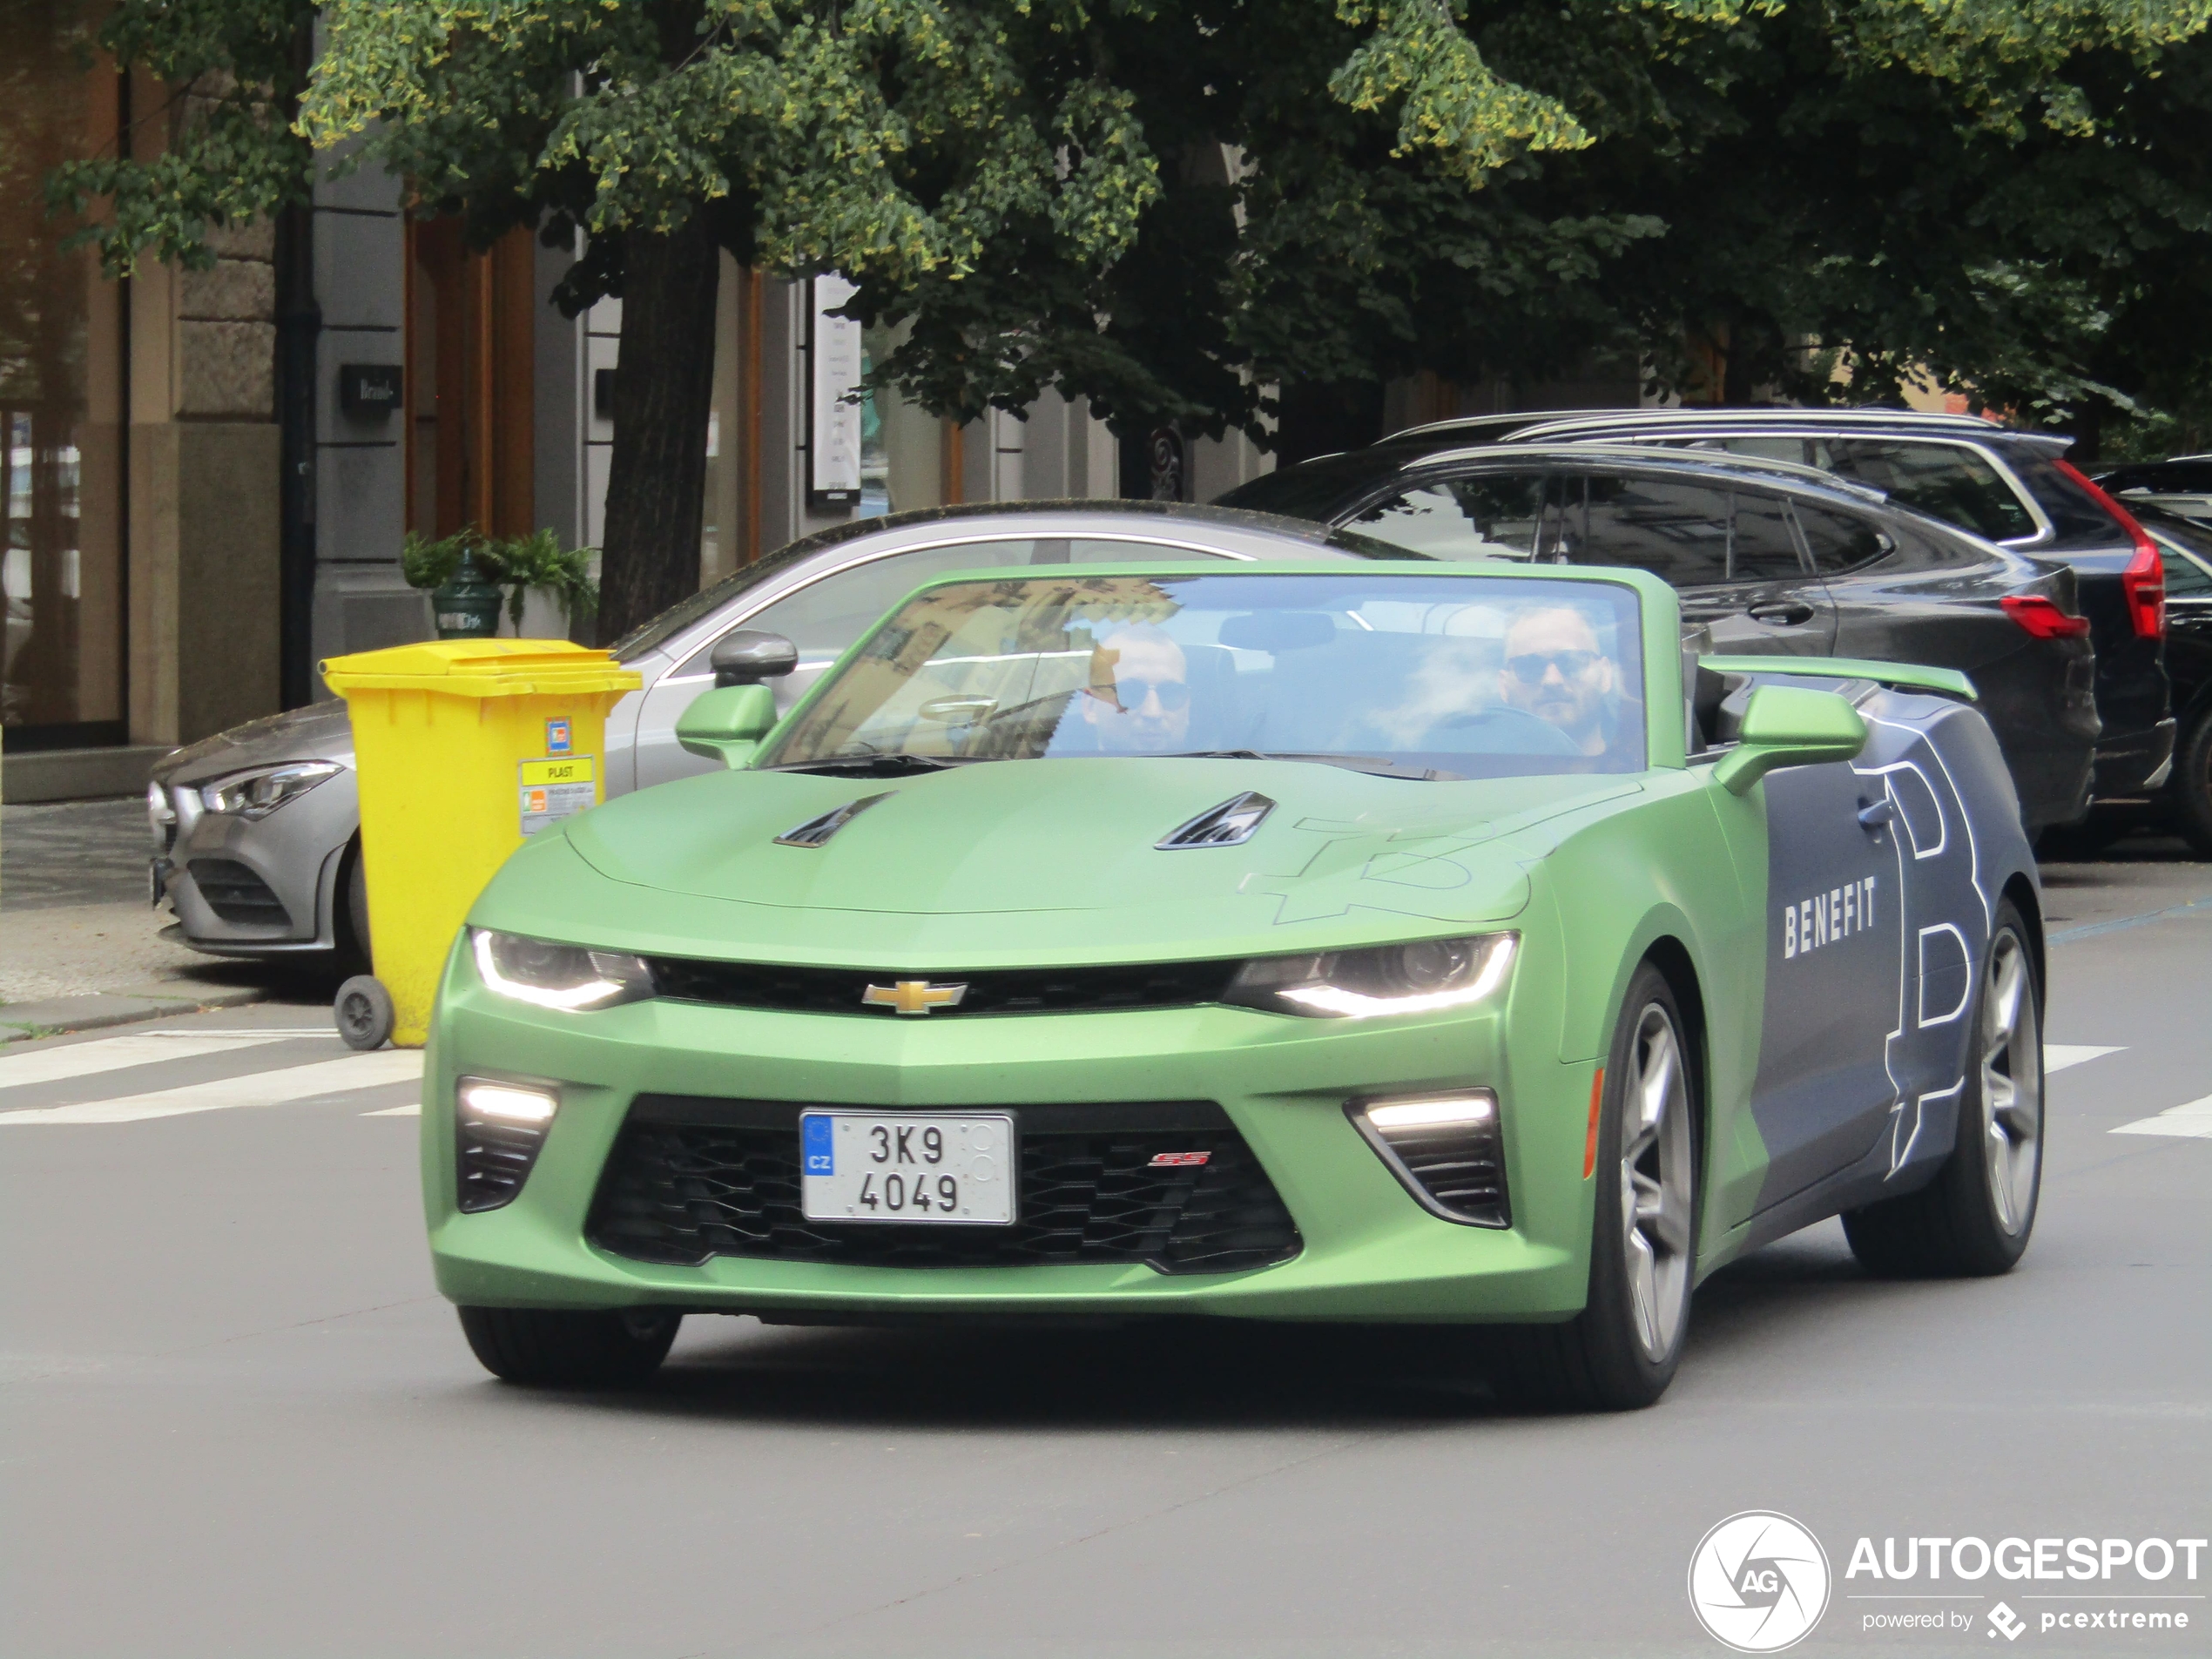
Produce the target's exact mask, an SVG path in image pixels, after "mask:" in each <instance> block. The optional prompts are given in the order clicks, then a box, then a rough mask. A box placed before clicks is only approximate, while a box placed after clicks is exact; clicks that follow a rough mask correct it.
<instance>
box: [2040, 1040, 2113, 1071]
mask: <svg viewBox="0 0 2212 1659" xmlns="http://www.w3.org/2000/svg"><path fill="white" fill-rule="evenodd" d="M2120 1052H2121V1051H2120V1050H2119V1049H2097V1048H2092V1047H2090V1046H2088V1045H2087V1044H2085V1043H2079V1042H2047V1043H2045V1044H2044V1045H2043V1075H2044V1076H2046V1077H2047V1076H2050V1075H2051V1074H2052V1073H2053V1072H2054V1071H2064V1070H2065V1069H2067V1067H2068V1066H2078V1065H2080V1063H2081V1062H2083V1061H2085V1060H2101V1059H2102V1058H2103V1057H2104V1056H2105V1055H2108V1054H2118V1053H2120Z"/></svg>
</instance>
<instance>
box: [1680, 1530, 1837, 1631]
mask: <svg viewBox="0 0 2212 1659" xmlns="http://www.w3.org/2000/svg"><path fill="white" fill-rule="evenodd" d="M1828 1585H1829V1572H1828V1555H1827V1552H1826V1551H1824V1550H1823V1549H1822V1548H1820V1541H1819V1540H1818V1539H1817V1538H1815V1537H1814V1536H1813V1535H1812V1534H1811V1532H1810V1531H1808V1530H1807V1529H1806V1528H1804V1527H1801V1526H1799V1525H1798V1524H1797V1522H1796V1521H1792V1520H1791V1519H1790V1517H1789V1516H1787V1515H1781V1514H1775V1513H1774V1512H1773V1511H1772V1510H1770V1509H1746V1510H1744V1511H1743V1513H1742V1514H1734V1515H1730V1517H1729V1518H1728V1519H1727V1520H1726V1521H1722V1522H1721V1523H1720V1525H1718V1526H1717V1527H1714V1528H1713V1529H1712V1531H1710V1532H1709V1533H1707V1534H1705V1535H1704V1537H1703V1538H1701V1539H1699V1540H1698V1541H1697V1548H1696V1549H1695V1550H1693V1551H1692V1552H1691V1553H1690V1557H1689V1606H1690V1610H1691V1611H1692V1612H1694V1613H1696V1615H1697V1622H1698V1623H1700V1624H1702V1625H1703V1626H1704V1627H1705V1630H1706V1633H1707V1634H1708V1635H1710V1636H1711V1637H1712V1638H1713V1639H1714V1640H1715V1641H1716V1642H1721V1643H1723V1644H1724V1645H1725V1646H1728V1647H1730V1648H1733V1649H1736V1651H1737V1652H1738V1653H1779V1652H1781V1651H1782V1649H1784V1648H1789V1647H1794V1646H1796V1645H1797V1643H1798V1642H1802V1641H1804V1638H1805V1637H1806V1636H1807V1635H1810V1634H1811V1631H1812V1628H1813V1626H1815V1625H1816V1624H1818V1623H1819V1622H1820V1615H1822V1614H1823V1613H1824V1612H1826V1611H1827V1610H1828Z"/></svg>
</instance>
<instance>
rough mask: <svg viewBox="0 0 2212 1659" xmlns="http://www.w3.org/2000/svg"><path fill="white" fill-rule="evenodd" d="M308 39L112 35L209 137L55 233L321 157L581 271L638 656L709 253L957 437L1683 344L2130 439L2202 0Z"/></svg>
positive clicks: (647, 14)
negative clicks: (787, 297) (851, 322)
mask: <svg viewBox="0 0 2212 1659" xmlns="http://www.w3.org/2000/svg"><path fill="white" fill-rule="evenodd" d="M311 15H312V14H311V12H310V10H309V9H308V8H307V6H305V5H303V4H300V3H297V0H118V4H117V6H116V9H115V10H114V11H113V13H112V14H111V18H110V21H109V23H108V24H107V25H106V28H105V33H104V37H103V38H104V39H105V42H106V44H108V45H109V46H110V47H111V50H113V51H116V52H117V53H118V55H119V56H121V57H125V59H126V60H129V61H133V62H136V63H138V64H142V65H144V66H145V67H147V68H149V69H152V70H153V71H155V72H156V73H158V74H159V75H161V76H163V77H164V78H168V79H170V80H172V82H175V83H178V84H182V85H188V86H190V87H191V88H192V89H193V90H194V91H195V92H197V93H199V94H201V95H202V97H201V98H200V99H199V101H197V102H196V103H195V104H194V105H193V107H194V109H195V110H196V111H199V113H198V114H196V116H195V117H194V118H193V119H192V120H190V121H187V122H185V123H182V124H180V125H179V128H178V131H177V133H176V136H175V138H174V139H173V141H172V145H171V147H170V149H169V152H167V154H166V155H165V156H164V157H163V158H161V159H160V160H158V161H155V162H150V163H145V164H140V163H137V162H126V161H121V160H118V159H116V158H96V159H93V160H91V161H88V162H85V163H84V164H82V165H78V166H77V167H75V168H70V169H64V170H62V172H60V173H58V174H57V176H56V179H55V181H54V192H55V197H56V199H57V203H59V204H62V205H72V204H81V203H82V202H84V200H86V199H88V198H89V197H91V195H94V194H105V195H108V196H110V197H111V199H112V201H113V204H114V205H113V207H112V210H111V212H110V214H109V216H108V217H107V218H106V219H104V220H102V221H101V223H100V224H99V226H98V229H97V232H96V234H97V235H98V239H99V240H100V244H101V248H102V252H103V253H104V255H105V258H106V259H107V260H108V262H109V264H110V266H111V267H112V268H115V269H118V270H120V269H125V268H127V267H128V266H129V265H130V264H131V262H132V260H135V259H138V258H139V257H142V256H143V255H145V253H149V252H150V253H153V254H154V255H156V256H158V257H161V258H175V259H183V260H195V259H198V258H200V257H202V256H203V253H204V250H203V249H202V246H201V244H200V241H199V238H200V236H201V233H202V227H203V226H205V225H206V223H208V222H209V221H211V220H219V219H235V218H240V217H246V216H249V215H252V214H254V213H260V212H268V211H270V210H272V209H273V208H275V207H277V206H281V205H283V204H285V203H287V202H291V201H296V200H298V199H300V196H301V193H302V192H303V190H304V181H305V179H307V176H308V168H309V165H310V163H309V158H308V152H307V145H308V143H309V142H310V141H312V143H313V144H314V145H317V146H319V147H320V149H322V150H323V151H324V152H328V153H331V154H336V155H341V156H343V157H344V158H345V160H344V163H343V165H386V166H389V167H391V168H393V169H395V171H397V172H401V174H403V175H404V176H405V177H406V178H407V179H408V180H409V181H410V188H411V190H412V191H413V192H414V199H415V202H416V204H417V208H418V211H421V212H459V213H462V214H464V215H465V216H466V217H467V219H468V222H469V227H470V231H471V233H472V235H474V236H475V238H476V239H478V241H479V242H480V243H481V242H485V241H489V239H491V238H492V237H494V236H496V235H497V234H499V233H502V232H503V231H505V230H506V229H508V228H509V227H511V226H516V225H531V226H538V227H539V228H540V229H541V231H542V233H543V234H545V235H546V236H547V237H549V238H550V239H554V240H556V241H561V240H563V239H570V238H572V237H573V236H574V235H575V234H576V233H578V232H579V231H580V232H581V233H583V235H584V237H585V242H584V244H583V247H584V252H583V257H582V259H581V260H579V261H578V263H577V266H575V267H574V269H573V270H572V272H571V273H570V278H569V280H568V282H567V284H566V285H565V287H564V289H563V292H562V293H561V294H560V296H559V297H560V299H561V300H562V302H563V304H564V305H565V306H567V307H570V308H571V309H573V308H576V307H581V306H583V305H584V304H587V303H589V302H590V301H591V300H594V299H597V297H599V296H600V295H601V294H603V293H618V294H621V295H622V296H623V297H624V300H625V306H624V340H623V345H622V363H623V374H622V375H621V376H620V377H619V378H618V380H617V404H616V433H617V438H616V444H617V447H616V454H615V457H614V476H613V478H612V480H611V481H610V489H609V499H608V523H607V532H606V543H607V549H606V555H607V562H606V581H605V595H604V603H603V606H602V617H603V627H604V628H605V629H606V630H607V631H609V632H610V633H612V632H614V631H619V630H620V629H623V628H626V627H627V626H629V625H630V624H631V623H633V622H634V621H636V620H637V619H638V618H639V617H642V616H644V615H645V614H649V613H650V611H651V610H654V609H657V608H658V606H659V605H660V604H665V603H668V602H669V601H670V600H671V599H672V598H673V597H677V596H678V595H679V594H681V593H682V592H683V591H685V590H686V588H687V587H688V585H689V583H690V578H691V572H692V570H694V569H695V561H696V548H697V536H698V520H699V505H700V500H701V494H702V490H703V486H704V461H703V458H702V457H701V456H700V455H699V454H698V451H699V449H700V445H699V443H698V432H699V430H700V429H701V428H703V426H704V423H705V408H706V402H705V400H706V397H707V390H708V388H707V377H706V370H705V368H704V367H703V366H702V360H703V358H704V355H705V354H704V353H703V352H702V351H701V349H700V342H701V341H704V340H705V339H706V338H707V337H708V334H709V329H710V324H711V306H712V293H713V281H712V269H713V264H712V262H713V259H714V249H715V248H716V247H721V248H725V249H727V250H728V251H729V252H731V253H732V254H734V255H735V256H736V257H737V258H738V259H739V260H743V261H745V262H746V263H749V264H756V265H759V266H765V267H767V268H769V269H772V270H774V271H777V272H779V273H789V274H795V275H796V274H805V273H812V272H822V271H829V270H840V271H842V272H844V273H846V274H848V275H850V276H852V277H853V279H854V280H856V281H857V282H858V283H859V284H860V291H859V293H858V294H857V295H856V297H855V299H854V300H853V302H852V304H851V306H850V307H848V309H849V310H851V311H852V312H853V314H855V315H858V316H860V317H861V318H862V319H863V320H866V321H868V322H871V323H873V322H880V321H887V322H894V323H897V322H904V323H906V324H907V325H908V327H907V331H906V333H905V334H904V336H903V339H904V343H903V344H902V345H901V346H900V348H899V349H898V350H897V351H896V352H895V353H894V354H891V355H890V357H889V358H888V360H887V361H885V362H883V363H880V364H879V365H877V367H876V371H875V372H876V374H877V377H878V378H879V379H880V380H882V381H890V382H894V383H896V384H898V385H899V386H900V388H902V389H903V390H905V391H906V392H907V394H908V395H913V396H915V397H917V398H919V400H920V401H922V402H923V403H924V404H925V405H926V406H927V407H928V408H932V409H933V410H935V411H938V412H941V413H949V414H956V415H962V416H973V415H975V414H977V413H978V412H980V411H981V409H982V408H985V407H986V406H988V405H992V404H996V405H998V406H1000V407H1004V408H1021V407H1024V406H1026V405H1027V404H1028V403H1029V402H1030V401H1033V400H1034V399H1035V397H1036V396H1037V395H1039V394H1040V393H1041V392H1042V390H1043V389H1044V388H1046V387H1047V386H1049V385H1052V384H1055V383H1056V384H1057V385H1059V386H1060V388H1062V390H1063V391H1066V392H1068V393H1069V394H1071V395H1076V394H1080V395H1087V396H1089V398H1090V399H1091V400H1092V402H1093V404H1094V406H1095V407H1096V408H1098V409H1099V410H1100V411H1101V412H1102V413H1103V414H1105V415H1108V416H1109V418H1110V419H1112V420H1113V421H1115V423H1116V425H1117V427H1119V428H1123V429H1124V430H1129V429H1143V428H1145V427H1148V426H1150V425H1151V424H1154V423H1156V422H1157V421H1164V420H1175V421H1181V422H1183V423H1184V424H1185V425H1186V426H1187V427H1190V428H1196V429H1198V430H1203V431H1206V432H1211V433H1218V432H1220V431H1222V430H1224V429H1225V428H1230V427H1240V428H1244V429H1245V430H1248V431H1251V432H1253V433H1255V434H1256V435H1258V434H1264V431H1265V425H1266V417H1267V416H1268V415H1271V413H1273V412H1274V411H1273V410H1272V409H1271V408H1270V406H1269V405H1268V403H1267V401H1266V399H1265V398H1264V395H1263V392H1262V389H1261V388H1264V387H1268V386H1271V385H1280V386H1282V387H1284V388H1286V399H1285V401H1291V398H1294V396H1295V395H1297V394H1298V391H1299V389H1300V388H1332V387H1341V386H1352V387H1355V388H1356V387H1359V386H1369V387H1372V386H1373V385H1375V384H1376V383H1378V382H1379V381H1383V380H1385V379H1387V378H1389V377H1392V376H1394V375H1398V374H1404V373H1406V372H1408V371H1411V370H1413V369H1421V368H1427V369H1434V370H1437V371H1439V372H1440V373H1443V374H1447V375H1451V376H1454V377H1460V378H1465V377H1470V376H1473V375H1474V374H1482V373H1499V374H1507V375H1514V376H1534V375H1538V374H1543V373H1545V372H1547V371H1548V370H1551V369H1554V368H1558V367H1561V366H1562V365H1564V364H1567V363H1569V362H1572V361H1575V360H1577V359H1581V358H1587V357H1588V355H1589V354H1592V353H1593V352H1594V351H1602V350H1605V349H1608V348H1614V349H1620V350H1623V351H1627V350H1642V351H1646V352H1654V353H1656V355H1655V356H1654V358H1653V360H1652V361H1654V363H1655V366H1656V370H1657V372H1658V374H1660V376H1661V378H1662V380H1663V381H1668V382H1669V383H1673V384H1683V383H1686V382H1688V381H1689V379H1690V377H1691V374H1692V373H1693V366H1692V363H1691V361H1690V357H1689V354H1688V353H1687V352H1685V353H1683V354H1679V355H1672V354H1670V353H1669V347H1670V345H1671V344H1673V343H1675V342H1683V341H1688V342H1689V343H1690V344H1695V343H1696V337H1697V336H1698V335H1700V334H1703V335H1704V336H1707V337H1709V338H1710V339H1711V340H1713V341H1716V342H1724V343H1725V346H1726V352H1725V360H1726V364H1727V369H1726V382H1727V386H1726V389H1728V390H1730V391H1734V392H1738V393H1741V392H1743V391H1745V390H1747V389H1749V388H1754V387H1779V388H1784V389H1786V390H1790V391H1792V392H1795V393H1797V394H1799V395H1811V396H1829V395H1839V393H1840V390H1841V388H1843V387H1844V381H1842V380H1840V379H1839V378H1838V374H1839V372H1844V371H1847V373H1848V375H1849V382H1848V385H1849V390H1850V393H1851V395H1870V394H1871V395H1880V394H1884V393H1887V392H1892V391H1893V390H1894V389H1895V388H1896V387H1897V386H1898V384H1899V383H1900V382H1901V381H1903V380H1904V379H1905V378H1906V377H1908V376H1910V375H1913V374H1930V375H1932V376H1933V377H1934V378H1935V379H1936V380H1937V381H1939V383H1942V384H1946V385H1955V386H1960V387H1968V386H1971V387H1974V388H1980V390H1982V391H1983V392H1984V393H1986V394H1987V395H1993V396H1996V397H1999V398H2001V399H2002V400H2003V401H2006V402H2007V403H2010V404H2015V405H2018V406H2020V407H2022V408H2028V409H2032V410H2044V411H2048V412H2050V413H2051V414H2052V415H2054V416H2055V415H2057V414H2058V413H2060V411H2065V412H2067V414H2069V415H2071V414H2074V413H2077V412H2078V411H2080V409H2082V408H2088V407H2091V406H2094V407H2095V408H2102V409H2107V410H2112V409H2122V410H2124V409H2125V408H2127V407H2128V402H2129V401H2130V400H2131V399H2133V398H2134V396H2135V392H2136V390H2137V389H2138V388H2141V389H2143V390H2145V391H2146V393H2148V388H2151V387H2152V386H2154V385H2155V383H2156V382H2157V379H2158V373H2159V372H2160V371H2159V364H2158V361H2157V358H2158V351H2157V345H2158V342H2159V341H2161V339H2162V338H2166V337H2168V335H2169V331H2170V328H2171V312H2172V307H2173V303H2174V301H2173V296H2174V295H2176V294H2182V295H2187V296H2194V295H2195V294H2196V293H2199V292H2200V291H2201V289H2202V285H2203V284H2204V283H2205V282H2206V280H2207V278H2206V277H2205V275H2204V272H2205V270H2206V268H2207V261H2206V260H2205V257H2204V255H2205V250H2206V247H2207V241H2206V237H2207V233H2208V227H2207V220H2206V195H2205V190H2204V186H2203V179H2202V156H2203V152H2204V148H2205V146H2204V145H2203V143H2202V134H2203V132H2204V131H2205V126H2204V113H2205V103H2206V91H2205V82H2206V72H2205V70H2204V67H2203V52H2204V51H2205V47H2204V44H2203V43H2204V39H2205V37H2204V34H2203V30H2204V29H2205V26H2206V24H2207V21H2208V17H2212V0H1541V3H1539V0H836V3H823V0H330V3H328V4H327V6H326V7H325V8H324V9H323V10H322V11H321V14H320V17H321V24H322V38H323V41H324V50H323V51H322V54H321V57H320V60H319V61H317V62H316V63H315V64H314V67H313V71H312V73H309V72H308V71H307V67H306V66H307V54H306V53H305V51H303V50H302V43H303V41H304V39H305V36H304V33H303V31H304V30H306V29H307V26H308V24H309V20H310V17H311ZM295 98H296V99H297V100H298V102H297V109H298V117H297V120H296V122H293V121H292V120H291V119H290V118H289V111H291V110H292V109H293V100H294V99H295ZM2208 313H2212V307H2202V306H2199V307H2198V309H2197V312H2196V315H2197V316H2198V317H2199V318H2202V317H2203V316H2204V315H2206V314H2208ZM1809 346H1810V347H1811V349H1808V347H1809ZM2189 349H2190V350H2192V351H2196V352H2199V353H2200V356H2199V357H2198V358H2197V359H2196V360H2195V361H2198V362H2200V363H2201V362H2202V355H2201V353H2202V349H2203V347H2202V342H2201V341H2200V342H2199V343H2197V344H2195V345H2192V346H2190V347H2189ZM2169 356H2170V354H2169ZM2168 378H2169V379H2171V380H2174V381H2175V382H2176V384H2177V385H2178V384H2179V383H2180V382H2181V381H2182V380H2185V379H2186V375H2182V374H2172V373H2170V372H2169V374H2168Z"/></svg>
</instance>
